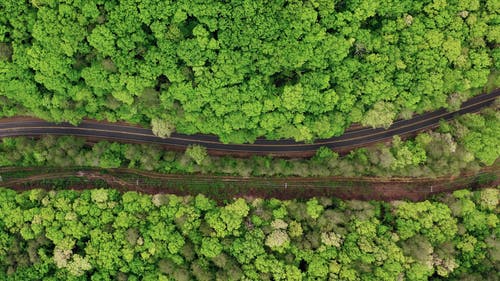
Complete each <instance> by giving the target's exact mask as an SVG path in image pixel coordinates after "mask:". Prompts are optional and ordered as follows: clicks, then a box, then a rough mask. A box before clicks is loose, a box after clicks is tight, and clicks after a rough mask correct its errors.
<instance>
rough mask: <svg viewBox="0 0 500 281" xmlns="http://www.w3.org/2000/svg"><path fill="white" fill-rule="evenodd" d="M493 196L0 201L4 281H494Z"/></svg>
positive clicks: (18, 196) (65, 196)
mask: <svg viewBox="0 0 500 281" xmlns="http://www.w3.org/2000/svg"><path fill="white" fill-rule="evenodd" d="M498 200H499V189H498V188H496V189H495V188H489V189H484V190H482V191H476V192H470V191H468V190H460V191H456V192H454V193H453V194H448V195H444V196H442V197H441V198H440V199H438V200H433V201H425V202H419V203H409V202H400V201H398V202H392V203H384V202H361V201H341V200H338V199H332V198H317V199H311V200H309V201H307V202H303V201H279V200H276V199H270V200H262V199H253V200H248V201H246V200H243V199H241V198H240V199H237V200H234V201H233V202H229V203H227V204H226V205H225V206H216V205H215V203H214V202H213V201H211V200H210V199H207V198H206V197H204V196H203V195H197V196H196V197H177V196H175V195H163V194H157V195H153V196H150V195H142V194H138V193H135V192H127V193H124V194H120V193H119V192H117V191H116V190H106V189H94V190H85V191H83V192H81V193H78V192H75V191H68V190H64V191H57V192H56V191H43V190H37V189H35V190H31V191H27V192H23V193H16V192H15V191H12V190H9V189H0V270H1V272H3V274H4V275H2V277H3V278H2V280H23V281H28V280H165V281H166V280H175V281H177V280H221V281H222V280H224V281H225V280H259V281H261V280H428V279H429V278H431V276H432V278H433V279H435V278H437V279H439V280H441V279H443V278H450V279H452V280H497V278H496V277H498V267H499V266H500V258H499V256H498V252H499V251H500V249H499V244H498V241H497V236H498V231H499V227H500V221H499V217H498V208H499V207H498Z"/></svg>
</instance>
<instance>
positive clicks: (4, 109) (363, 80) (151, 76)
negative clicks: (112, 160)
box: [0, 0, 500, 142]
mask: <svg viewBox="0 0 500 281" xmlns="http://www.w3.org/2000/svg"><path fill="white" fill-rule="evenodd" d="M498 8H499V7H498V4H497V1H495V0H486V1H479V0H467V1H463V0H435V1H424V0H418V1H411V0H404V1H394V0H377V1H372V0H360V1H330V0H307V1H296V0H277V1H261V0H259V1H256V0H234V1H215V0H207V1H193V0H176V1H167V0H121V1H116V0H113V1H104V0H85V1H81V0H65V1H54V0H36V1H18V0H4V1H2V3H1V4H0V9H1V11H2V12H1V13H0V69H2V71H0V115H3V116H12V115H16V114H31V115H35V116H38V117H42V118H45V119H50V120H56V121H63V120H65V121H71V122H73V123H77V122H78V121H79V120H81V119H82V118H84V117H90V118H96V119H99V120H103V119H106V120H109V121H116V120H125V121H129V122H134V123H141V124H151V122H152V124H153V127H154V128H155V129H157V130H158V133H159V134H160V135H168V134H169V133H170V132H171V131H173V130H174V128H175V130H176V131H178V132H182V133H188V134H191V133H196V132H202V133H213V134H216V135H219V136H220V137H221V140H223V141H226V142H229V141H231V142H245V141H253V140H254V139H255V138H256V137H257V136H266V137H268V138H283V137H287V138H295V139H297V140H311V139H313V138H326V137H330V136H332V135H338V134H341V133H342V132H343V129H344V128H345V127H346V126H347V125H349V124H350V123H351V122H363V123H364V124H367V125H374V126H387V125H388V124H390V123H391V121H392V120H393V119H394V118H396V117H397V116H398V112H400V113H406V115H408V112H410V113H411V112H422V111H425V110H431V109H434V108H437V107H442V106H444V107H447V106H452V105H454V103H451V104H450V103H448V102H447V101H448V100H449V98H450V96H451V94H453V93H456V92H466V91H467V90H469V89H471V88H478V87H482V86H483V85H485V84H486V82H487V78H488V75H489V74H490V72H491V70H492V69H493V70H495V69H498V65H499V63H500V59H499V58H500V52H499V51H498V48H497V47H496V46H498V44H499V41H500V36H499V34H500V32H499V29H498V10H499V9H498ZM365 113H366V114H365Z"/></svg>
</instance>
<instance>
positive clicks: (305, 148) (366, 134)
mask: <svg viewBox="0 0 500 281" xmlns="http://www.w3.org/2000/svg"><path fill="white" fill-rule="evenodd" d="M499 95H500V89H496V90H494V91H493V92H491V93H488V94H482V95H479V96H476V97H473V98H471V99H470V100H468V101H466V102H464V103H463V104H462V107H461V109H460V110H458V111H456V112H451V113H450V112H447V111H446V110H445V109H440V110H437V111H434V112H429V113H425V114H422V115H417V116H415V117H414V118H412V119H409V120H399V121H396V122H395V123H394V124H393V125H392V126H391V127H389V128H388V129H382V128H378V129H373V128H356V129H353V130H348V131H347V132H346V133H345V134H343V135H342V136H339V137H333V138H329V139H320V140H317V141H315V142H314V143H312V144H308V143H303V142H295V141H293V140H279V141H272V140H264V139H258V140H257V141H256V142H255V143H253V144H223V143H221V142H219V141H218V138H217V137H216V136H212V135H201V134H195V135H182V134H173V135H172V136H171V137H170V138H165V139H162V138H158V137H156V136H154V135H153V134H152V132H151V130H149V129H145V128H139V127H136V126H128V125H123V124H113V123H106V122H97V121H83V122H82V123H81V124H80V125H79V126H77V127H75V126H72V125H71V124H68V123H61V124H56V123H50V122H46V121H42V120H38V119H3V120H1V122H0V138H1V137H14V136H40V135H73V136H80V137H88V138H92V139H106V140H115V141H120V142H134V143H152V144H159V145H166V146H169V147H172V148H179V149H182V148H185V147H186V146H187V145H190V144H200V145H203V146H205V147H207V148H208V149H209V151H210V152H212V153H215V154H239V155H249V154H259V155H280V156H310V155H313V154H314V153H315V152H316V150H317V149H318V148H319V147H321V146H327V147H330V148H331V149H333V150H335V151H340V152H343V151H347V150H350V149H352V148H355V147H360V146H365V145H369V144H372V143H375V142H381V141H387V140H390V139H391V138H392V137H393V136H395V135H403V136H408V135H412V134H415V133H416V132H419V131H422V130H425V129H429V128H432V127H435V126H437V125H438V124H439V121H440V120H442V119H444V120H449V119H452V118H454V117H455V116H456V115H459V114H464V113H471V112H477V111H478V110H480V109H481V108H483V107H485V106H488V105H491V104H492V103H493V102H494V100H495V98H497V97H498V96H499Z"/></svg>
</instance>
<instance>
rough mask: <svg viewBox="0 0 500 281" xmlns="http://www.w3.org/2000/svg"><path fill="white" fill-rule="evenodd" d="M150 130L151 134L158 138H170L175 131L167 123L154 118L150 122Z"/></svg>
mask: <svg viewBox="0 0 500 281" xmlns="http://www.w3.org/2000/svg"><path fill="white" fill-rule="evenodd" d="M151 128H152V130H153V134H155V135H156V136H158V137H160V138H166V137H170V135H171V134H172V132H173V131H174V129H175V127H174V126H173V125H172V124H171V123H169V122H168V121H164V120H160V119H156V118H155V119H152V120H151Z"/></svg>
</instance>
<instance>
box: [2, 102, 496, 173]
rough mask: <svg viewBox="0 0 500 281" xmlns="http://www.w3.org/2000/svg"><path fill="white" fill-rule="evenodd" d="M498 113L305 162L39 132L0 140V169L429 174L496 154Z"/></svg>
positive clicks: (474, 165) (474, 166)
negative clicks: (34, 136)
mask: <svg viewBox="0 0 500 281" xmlns="http://www.w3.org/2000/svg"><path fill="white" fill-rule="evenodd" d="M498 128H500V113H499V111H498V110H497V109H496V106H494V107H492V108H488V109H485V110H483V111H482V112H481V113H480V114H466V115H463V116H460V117H459V118H457V119H454V120H452V121H450V122H442V123H441V125H440V127H439V128H437V129H436V130H434V131H428V132H423V133H420V134H419V135H417V136H416V137H415V138H413V139H407V140H401V139H400V138H399V137H395V138H394V139H393V141H392V144H390V145H386V144H377V145H373V146H369V147H365V148H359V149H356V150H353V151H351V152H350V153H349V154H347V155H343V156H341V155H339V154H338V153H335V152H333V151H332V150H331V149H329V148H327V147H322V148H320V149H319V150H318V151H317V152H316V155H315V156H314V157H312V158H310V159H284V158H272V157H264V156H254V157H251V158H236V157H230V156H225V157H218V156H210V155H208V154H207V150H206V149H205V148H204V147H201V146H192V147H189V148H188V149H187V150H186V151H185V152H178V151H172V150H166V149H165V148H163V147H159V146H151V145H139V144H121V143H115V142H107V141H100V142H97V143H95V144H90V143H88V142H87V141H86V140H85V139H83V138H75V137H54V136H44V137H41V138H40V139H32V138H25V137H18V138H4V139H3V140H2V141H1V142H0V167H5V166H10V167H47V166H48V167H68V166H69V167H99V168H104V169H106V168H118V167H128V168H134V169H141V170H147V171H157V172H162V173H170V174H173V173H180V174H187V173H202V174H216V175H239V176H245V177H247V176H267V177H269V176H302V177H309V176H348V177H354V176H379V177H393V176H406V177H436V176H444V175H459V174H460V173H463V172H468V171H469V172H470V171H472V172H477V171H478V170H479V169H481V168H482V167H484V166H491V165H494V164H495V163H496V162H497V159H498V157H499V156H500V131H499V130H498Z"/></svg>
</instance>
